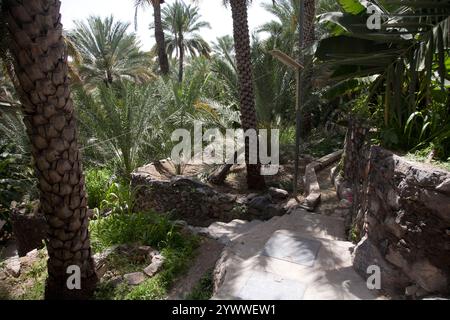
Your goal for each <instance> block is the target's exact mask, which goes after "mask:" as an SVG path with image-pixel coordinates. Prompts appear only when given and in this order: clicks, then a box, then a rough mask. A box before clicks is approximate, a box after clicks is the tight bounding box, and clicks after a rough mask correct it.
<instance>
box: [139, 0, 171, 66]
mask: <svg viewBox="0 0 450 320" xmlns="http://www.w3.org/2000/svg"><path fill="white" fill-rule="evenodd" d="M150 3H151V4H152V6H153V17H154V21H153V26H154V28H155V40H156V49H157V51H158V61H159V68H160V71H161V74H162V75H167V74H168V73H169V59H168V58H167V52H166V45H165V43H166V41H165V39H164V31H163V28H162V22H161V4H163V3H164V0H134V6H135V8H136V11H135V17H134V22H135V29H137V13H138V10H139V8H145V7H147V6H148V5H149V4H150Z"/></svg>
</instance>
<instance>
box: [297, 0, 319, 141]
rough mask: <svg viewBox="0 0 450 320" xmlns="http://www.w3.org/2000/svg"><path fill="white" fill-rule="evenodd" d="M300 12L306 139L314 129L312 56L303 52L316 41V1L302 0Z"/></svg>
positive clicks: (302, 88)
mask: <svg viewBox="0 0 450 320" xmlns="http://www.w3.org/2000/svg"><path fill="white" fill-rule="evenodd" d="M300 10H303V15H302V16H303V17H304V19H303V20H302V21H299V23H300V26H299V27H300V28H301V29H302V30H301V31H302V32H300V39H299V46H300V57H299V62H300V64H302V65H304V66H305V68H304V69H303V70H302V71H301V73H300V94H301V101H302V104H303V106H302V110H301V116H300V117H301V121H300V123H301V124H302V125H301V127H300V132H299V134H300V136H301V137H306V136H307V135H308V134H309V133H310V132H311V129H312V123H311V121H312V117H311V111H310V110H311V106H310V105H309V104H310V98H311V96H310V93H311V90H312V85H311V83H312V75H313V68H312V56H310V55H305V54H303V53H302V50H304V49H305V48H307V47H309V46H310V45H312V44H313V43H314V41H315V16H316V1H315V0H301V1H300Z"/></svg>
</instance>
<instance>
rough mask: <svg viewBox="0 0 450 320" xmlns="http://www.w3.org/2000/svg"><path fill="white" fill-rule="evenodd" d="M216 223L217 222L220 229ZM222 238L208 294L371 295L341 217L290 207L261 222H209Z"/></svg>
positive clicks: (243, 296)
mask: <svg viewBox="0 0 450 320" xmlns="http://www.w3.org/2000/svg"><path fill="white" fill-rule="evenodd" d="M221 227H223V229H222V232H221V229H220V228H221ZM209 229H212V230H214V232H215V234H216V238H220V239H221V242H222V243H227V246H226V247H225V249H224V251H223V252H222V256H221V258H220V259H219V261H218V263H217V265H216V270H215V278H216V286H217V289H216V293H215V295H214V297H213V299H246V300H256V299H261V300H268V299H275V300H280V299H289V300H300V299H308V300H310V299H312V300H315V299H332V300H342V299H375V298H376V294H375V293H374V292H372V291H370V290H369V289H367V286H366V282H365V281H364V280H363V279H362V278H361V277H360V276H359V275H358V274H357V273H356V272H355V271H354V270H353V267H352V262H351V249H352V248H353V244H352V243H351V242H348V241H344V221H343V219H341V218H336V217H328V216H325V215H320V214H313V213H309V212H307V211H305V210H301V209H299V210H296V211H294V212H293V213H291V214H289V215H285V216H282V217H274V218H273V219H271V220H269V221H266V222H257V223H255V222H253V223H251V224H249V225H248V226H245V222H242V221H234V222H231V223H230V224H219V225H218V224H215V225H214V226H211V227H210V228H209Z"/></svg>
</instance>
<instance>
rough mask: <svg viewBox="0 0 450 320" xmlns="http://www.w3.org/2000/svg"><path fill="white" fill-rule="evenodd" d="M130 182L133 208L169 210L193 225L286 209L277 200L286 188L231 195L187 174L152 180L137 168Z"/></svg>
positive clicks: (259, 216) (257, 216) (269, 215)
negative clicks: (132, 192)
mask: <svg viewBox="0 0 450 320" xmlns="http://www.w3.org/2000/svg"><path fill="white" fill-rule="evenodd" d="M131 185H132V188H133V189H134V190H135V192H136V203H135V210H138V211H145V210H149V209H152V210H155V211H156V212H159V213H163V214H164V213H172V214H174V215H175V217H176V218H178V219H182V220H185V221H186V222H188V223H189V224H191V225H194V226H201V227H206V226H209V225H210V224H211V223H213V222H215V221H223V222H229V221H231V220H234V219H244V220H250V219H252V218H255V219H270V218H272V217H273V216H275V215H282V214H284V213H285V212H286V209H285V208H284V207H283V205H281V204H279V200H280V199H282V198H285V197H287V195H288V194H287V192H286V191H284V192H285V193H284V192H283V190H278V191H277V189H273V188H272V189H271V190H269V193H267V194H261V195H258V194H250V195H234V194H229V193H224V192H219V191H217V190H215V189H213V188H212V187H211V186H209V185H207V184H204V183H201V182H199V181H197V180H195V179H193V178H190V177H183V176H177V177H173V178H171V179H170V180H155V179H154V178H152V176H151V175H149V174H146V173H142V172H139V170H138V172H137V173H134V174H133V175H132V182H131Z"/></svg>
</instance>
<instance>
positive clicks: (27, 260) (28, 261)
mask: <svg viewBox="0 0 450 320" xmlns="http://www.w3.org/2000/svg"><path fill="white" fill-rule="evenodd" d="M38 256H39V252H38V250H37V249H34V250H32V251H30V252H28V253H27V254H26V255H25V256H24V257H20V263H21V264H23V265H25V266H31V265H32V264H33V263H35V262H36V260H37V259H38Z"/></svg>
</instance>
